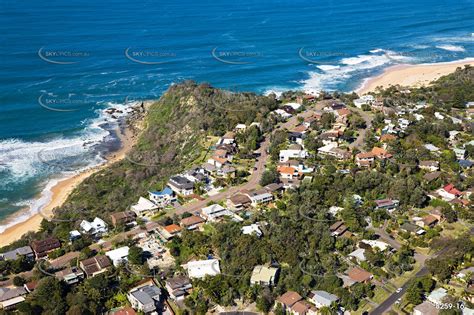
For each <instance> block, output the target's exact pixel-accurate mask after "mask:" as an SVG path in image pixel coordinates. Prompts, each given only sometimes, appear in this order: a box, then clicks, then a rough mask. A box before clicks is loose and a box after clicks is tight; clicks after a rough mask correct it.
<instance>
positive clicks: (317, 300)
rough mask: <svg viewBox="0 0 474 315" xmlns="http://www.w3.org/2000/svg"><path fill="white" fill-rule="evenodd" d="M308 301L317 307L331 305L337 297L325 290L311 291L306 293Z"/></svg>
mask: <svg viewBox="0 0 474 315" xmlns="http://www.w3.org/2000/svg"><path fill="white" fill-rule="evenodd" d="M308 298H309V301H310V302H312V303H313V304H314V305H316V307H317V308H321V307H331V305H332V304H333V303H336V302H337V301H338V300H339V298H338V297H337V296H336V295H334V294H331V293H328V292H326V291H311V292H310V293H309V295H308Z"/></svg>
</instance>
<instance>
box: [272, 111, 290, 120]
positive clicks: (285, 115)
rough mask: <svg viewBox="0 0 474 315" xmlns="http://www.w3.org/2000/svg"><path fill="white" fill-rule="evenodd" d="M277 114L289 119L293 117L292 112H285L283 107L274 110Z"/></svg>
mask: <svg viewBox="0 0 474 315" xmlns="http://www.w3.org/2000/svg"><path fill="white" fill-rule="evenodd" d="M273 112H274V113H275V114H276V115H278V116H280V117H281V118H283V119H285V120H286V119H288V118H290V117H291V114H288V113H287V112H285V111H284V110H283V109H276V110H275V111H273Z"/></svg>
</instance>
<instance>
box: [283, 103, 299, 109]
mask: <svg viewBox="0 0 474 315" xmlns="http://www.w3.org/2000/svg"><path fill="white" fill-rule="evenodd" d="M283 106H290V107H291V108H293V109H294V110H298V109H300V107H301V104H300V103H286V104H283Z"/></svg>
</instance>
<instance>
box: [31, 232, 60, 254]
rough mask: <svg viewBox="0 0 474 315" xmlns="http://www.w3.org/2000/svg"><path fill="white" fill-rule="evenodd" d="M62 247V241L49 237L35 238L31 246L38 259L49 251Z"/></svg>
mask: <svg viewBox="0 0 474 315" xmlns="http://www.w3.org/2000/svg"><path fill="white" fill-rule="evenodd" d="M60 247H61V243H60V242H59V240H58V239H57V238H54V237H49V238H46V239H44V240H34V241H32V242H31V248H32V249H33V252H34V253H35V257H36V259H39V258H43V257H45V256H46V255H48V253H50V252H52V251H53V250H56V249H58V248H60Z"/></svg>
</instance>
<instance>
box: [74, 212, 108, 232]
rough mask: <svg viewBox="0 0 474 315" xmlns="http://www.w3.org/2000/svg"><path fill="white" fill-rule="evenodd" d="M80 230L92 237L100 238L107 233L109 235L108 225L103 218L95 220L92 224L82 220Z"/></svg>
mask: <svg viewBox="0 0 474 315" xmlns="http://www.w3.org/2000/svg"><path fill="white" fill-rule="evenodd" d="M80 228H81V231H82V233H84V234H88V235H91V236H95V237H99V236H101V235H103V234H105V233H107V231H108V229H107V223H105V221H104V220H102V219H101V218H97V217H96V218H94V220H93V221H92V222H89V221H87V220H82V222H81V224H80Z"/></svg>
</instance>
